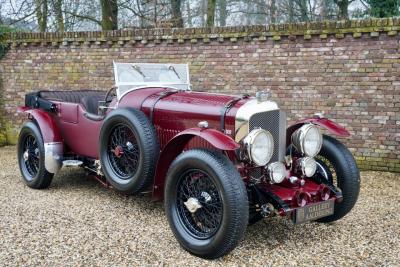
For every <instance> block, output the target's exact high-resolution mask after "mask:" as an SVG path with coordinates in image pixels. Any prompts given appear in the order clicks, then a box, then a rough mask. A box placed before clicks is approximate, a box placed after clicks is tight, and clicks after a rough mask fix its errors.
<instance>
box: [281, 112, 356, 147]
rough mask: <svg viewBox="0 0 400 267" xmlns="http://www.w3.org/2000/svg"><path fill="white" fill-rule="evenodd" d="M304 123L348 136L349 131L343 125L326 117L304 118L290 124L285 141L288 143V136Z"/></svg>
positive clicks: (338, 134)
mask: <svg viewBox="0 0 400 267" xmlns="http://www.w3.org/2000/svg"><path fill="white" fill-rule="evenodd" d="M305 123H313V124H316V125H318V126H320V127H321V128H324V129H326V130H328V132H330V133H331V134H334V135H337V136H341V137H348V136H350V133H349V131H347V130H346V129H345V128H344V127H343V126H341V125H339V124H337V123H335V122H333V121H331V120H329V119H326V118H306V119H303V120H299V121H296V122H294V123H293V124H292V125H290V126H289V127H288V129H287V135H286V137H287V140H286V143H287V144H290V137H291V136H292V133H294V132H295V131H296V130H297V129H299V128H300V127H301V126H303V125H304V124H305Z"/></svg>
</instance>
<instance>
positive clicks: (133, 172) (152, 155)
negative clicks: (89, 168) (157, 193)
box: [100, 108, 159, 194]
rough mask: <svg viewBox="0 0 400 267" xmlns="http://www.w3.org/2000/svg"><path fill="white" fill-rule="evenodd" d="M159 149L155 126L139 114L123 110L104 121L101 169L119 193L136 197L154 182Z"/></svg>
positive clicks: (132, 110) (101, 132) (136, 111)
mask: <svg viewBox="0 0 400 267" xmlns="http://www.w3.org/2000/svg"><path fill="white" fill-rule="evenodd" d="M158 153H159V145H158V140H157V135H156V133H155V129H154V127H153V125H152V124H151V123H150V122H149V120H148V119H147V117H146V116H145V115H144V114H143V113H142V112H141V111H139V110H135V109H130V108H121V109H117V110H115V111H113V112H112V113H111V114H109V116H107V118H106V119H105V121H104V123H103V125H102V128H101V131H100V161H101V168H102V171H103V173H104V175H105V176H106V178H107V180H108V182H109V183H110V184H111V185H112V186H113V187H114V188H115V189H117V190H118V191H121V192H123V193H126V194H135V193H138V192H141V191H143V190H144V189H146V188H147V187H148V186H149V185H150V183H151V182H152V181H153V178H154V170H155V164H156V161H157V159H158Z"/></svg>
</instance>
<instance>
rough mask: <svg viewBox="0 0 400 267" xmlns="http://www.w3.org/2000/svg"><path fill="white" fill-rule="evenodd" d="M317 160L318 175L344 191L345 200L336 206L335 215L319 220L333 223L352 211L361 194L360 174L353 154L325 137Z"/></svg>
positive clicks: (333, 140) (338, 143)
mask: <svg viewBox="0 0 400 267" xmlns="http://www.w3.org/2000/svg"><path fill="white" fill-rule="evenodd" d="M316 160H317V173H316V175H320V176H321V177H322V178H323V179H326V180H328V182H329V183H332V184H333V185H334V186H336V187H338V188H339V189H340V190H342V194H343V200H342V201H341V202H340V203H336V204H335V211H334V214H333V215H330V216H328V217H324V218H321V219H318V220H317V221H318V222H325V223H327V222H333V221H336V220H339V219H341V218H342V217H344V216H345V215H346V214H347V213H349V212H350V211H351V209H352V208H353V207H354V205H355V204H356V202H357V199H358V194H359V192H360V172H359V170H358V167H357V163H356V161H355V159H354V157H353V155H352V154H351V152H350V151H349V150H348V149H347V148H346V147H345V146H344V145H343V144H342V143H341V142H339V141H338V140H336V139H335V138H333V137H330V136H326V135H324V140H323V143H322V148H321V151H320V153H319V155H318V156H317V157H316Z"/></svg>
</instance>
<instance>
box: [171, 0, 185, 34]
mask: <svg viewBox="0 0 400 267" xmlns="http://www.w3.org/2000/svg"><path fill="white" fill-rule="evenodd" d="M181 2H182V1H181V0H171V8H172V24H173V27H177V28H182V27H183V18H182V11H181V4H182V3H181Z"/></svg>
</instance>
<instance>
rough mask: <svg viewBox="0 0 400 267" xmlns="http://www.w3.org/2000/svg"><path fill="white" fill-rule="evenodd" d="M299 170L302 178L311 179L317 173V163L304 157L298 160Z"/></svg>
mask: <svg viewBox="0 0 400 267" xmlns="http://www.w3.org/2000/svg"><path fill="white" fill-rule="evenodd" d="M299 165H300V169H301V172H302V174H303V175H304V176H307V177H312V176H313V175H314V174H315V172H316V171H317V163H316V162H315V159H313V158H310V157H304V158H301V159H300V164H299Z"/></svg>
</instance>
